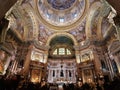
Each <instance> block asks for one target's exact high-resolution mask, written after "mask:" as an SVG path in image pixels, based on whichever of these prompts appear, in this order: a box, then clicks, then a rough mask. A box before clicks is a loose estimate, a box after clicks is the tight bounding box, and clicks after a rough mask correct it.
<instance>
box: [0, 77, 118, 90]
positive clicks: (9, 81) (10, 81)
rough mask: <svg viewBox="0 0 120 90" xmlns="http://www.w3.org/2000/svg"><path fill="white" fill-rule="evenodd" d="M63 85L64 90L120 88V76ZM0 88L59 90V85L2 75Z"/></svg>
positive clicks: (110, 89) (0, 89)
mask: <svg viewBox="0 0 120 90" xmlns="http://www.w3.org/2000/svg"><path fill="white" fill-rule="evenodd" d="M52 87H53V88H52ZM54 87H55V88H54ZM62 87H63V90H120V77H119V76H117V77H115V78H114V80H113V81H111V82H105V81H104V79H103V78H102V79H98V80H97V81H96V82H90V83H82V82H81V81H78V82H77V83H76V84H73V83H69V84H68V83H65V84H62ZM0 90H59V85H58V84H50V83H46V82H45V80H43V81H41V82H40V83H32V82H29V81H26V79H25V78H21V76H13V77H4V76H0Z"/></svg>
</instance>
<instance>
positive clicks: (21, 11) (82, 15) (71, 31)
mask: <svg viewBox="0 0 120 90" xmlns="http://www.w3.org/2000/svg"><path fill="white" fill-rule="evenodd" d="M16 1H17V0H7V1H5V0H4V1H0V4H1V5H0V12H1V13H2V14H0V19H1V18H2V17H4V15H5V13H6V12H7V11H8V10H9V9H10V7H11V6H12V5H13V4H14V3H15V2H16ZM99 1H101V0H19V2H17V3H16V4H15V5H14V6H13V8H12V10H11V11H9V13H7V14H8V16H7V19H8V20H9V21H10V26H9V27H10V29H12V30H13V31H14V32H16V34H17V36H19V38H20V39H21V40H25V41H29V40H30V41H31V40H38V41H39V43H40V44H41V45H46V43H47V40H48V39H49V38H50V37H51V36H52V35H53V36H55V34H56V33H57V34H58V33H60V34H61V32H62V33H65V34H64V35H68V36H70V35H72V36H73V37H72V38H75V39H76V41H77V42H78V43H80V42H81V41H83V40H85V39H88V38H91V37H95V36H98V37H96V38H94V39H102V38H104V37H106V36H105V35H106V33H108V32H106V31H109V30H106V28H105V27H104V26H106V27H107V28H108V29H112V26H111V24H110V23H109V22H108V20H107V16H108V14H109V12H110V9H109V8H106V7H105V6H104V4H102V3H100V2H99ZM103 1H104V0H103ZM107 1H108V2H109V3H110V4H111V5H112V6H113V7H114V8H115V9H116V10H117V12H118V14H119V10H120V8H119V6H120V5H119V4H120V3H118V2H119V0H114V1H113V3H112V0H107ZM64 3H66V4H64ZM11 12H12V13H11ZM101 30H102V31H101ZM61 35H62V34H61Z"/></svg>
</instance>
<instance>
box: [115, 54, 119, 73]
mask: <svg viewBox="0 0 120 90" xmlns="http://www.w3.org/2000/svg"><path fill="white" fill-rule="evenodd" d="M114 60H115V63H116V65H117V68H118V72H119V73H120V61H119V58H118V56H117V55H116V56H114Z"/></svg>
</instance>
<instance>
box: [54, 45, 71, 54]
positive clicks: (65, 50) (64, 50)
mask: <svg viewBox="0 0 120 90" xmlns="http://www.w3.org/2000/svg"><path fill="white" fill-rule="evenodd" d="M53 55H71V50H70V49H68V48H64V47H60V48H56V49H55V50H54V51H53Z"/></svg>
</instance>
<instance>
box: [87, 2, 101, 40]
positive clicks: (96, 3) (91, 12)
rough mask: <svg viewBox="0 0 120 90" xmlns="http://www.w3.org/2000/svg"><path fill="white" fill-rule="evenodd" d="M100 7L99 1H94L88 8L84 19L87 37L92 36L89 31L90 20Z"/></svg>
mask: <svg viewBox="0 0 120 90" xmlns="http://www.w3.org/2000/svg"><path fill="white" fill-rule="evenodd" d="M100 7H101V3H100V2H95V3H93V4H92V6H91V8H90V10H89V12H88V13H89V15H88V18H87V21H86V26H85V32H86V36H87V39H88V38H91V36H92V32H91V25H92V23H91V22H92V20H93V17H94V14H95V12H96V11H97V10H98V9H99V8H100Z"/></svg>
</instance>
